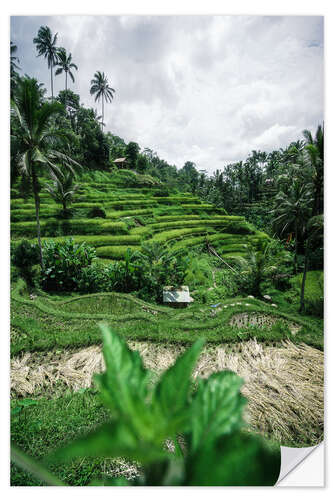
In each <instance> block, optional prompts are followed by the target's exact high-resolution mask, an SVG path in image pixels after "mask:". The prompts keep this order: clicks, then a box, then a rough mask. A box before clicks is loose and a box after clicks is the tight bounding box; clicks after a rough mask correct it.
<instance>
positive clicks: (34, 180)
mask: <svg viewBox="0 0 333 500" xmlns="http://www.w3.org/2000/svg"><path fill="white" fill-rule="evenodd" d="M32 190H33V193H34V199H35V210H36V223H37V241H38V246H39V255H40V265H41V268H42V269H44V259H43V251H42V242H41V238H40V220H39V208H40V198H39V191H38V179H37V175H36V171H35V168H34V167H32Z"/></svg>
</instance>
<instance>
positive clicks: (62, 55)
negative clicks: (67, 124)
mask: <svg viewBox="0 0 333 500" xmlns="http://www.w3.org/2000/svg"><path fill="white" fill-rule="evenodd" d="M57 57H58V61H57V63H56V65H57V66H59V68H58V69H57V70H56V72H55V74H56V75H60V74H61V73H62V72H63V71H64V72H65V92H66V93H65V109H66V104H67V75H69V76H70V77H71V79H72V82H73V83H74V81H75V79H74V75H73V73H72V71H71V69H72V68H73V69H76V71H77V69H78V68H77V66H76V64H74V63H73V62H72V54H71V53H69V54H68V56H67V53H66V49H64V48H63V47H60V49H58V51H57Z"/></svg>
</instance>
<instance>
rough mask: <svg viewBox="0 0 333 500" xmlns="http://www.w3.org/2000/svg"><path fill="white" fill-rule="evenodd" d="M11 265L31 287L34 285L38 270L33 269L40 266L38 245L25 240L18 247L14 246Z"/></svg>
mask: <svg viewBox="0 0 333 500" xmlns="http://www.w3.org/2000/svg"><path fill="white" fill-rule="evenodd" d="M11 263H12V264H13V265H14V266H15V267H16V268H17V270H18V272H19V275H20V276H21V277H22V278H23V279H24V280H25V281H26V283H27V285H28V286H29V287H30V286H32V285H33V283H34V279H35V277H36V270H35V269H34V268H33V266H35V265H36V264H39V249H38V246H37V244H35V243H31V242H30V241H27V240H23V241H21V242H20V243H19V244H18V245H12V248H11Z"/></svg>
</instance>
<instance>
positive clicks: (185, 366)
mask: <svg viewBox="0 0 333 500" xmlns="http://www.w3.org/2000/svg"><path fill="white" fill-rule="evenodd" d="M203 345H204V340H202V339H199V340H197V341H196V342H195V343H194V344H193V345H192V347H190V348H189V349H188V350H187V351H186V352H185V353H184V354H183V355H182V356H180V357H179V358H178V359H177V361H176V362H175V364H174V365H173V366H171V367H170V368H169V369H168V370H166V371H165V372H164V374H163V375H162V377H161V379H160V382H159V383H158V384H157V386H156V389H155V392H154V397H153V404H155V405H157V406H159V408H160V411H161V413H162V414H163V415H164V417H165V418H166V419H168V421H169V422H170V421H171V420H172V419H174V418H176V419H180V420H183V419H185V418H186V417H187V415H188V411H185V410H188V408H189V395H190V389H191V375H192V372H193V369H194V366H195V363H196V362H197V360H198V357H199V355H200V352H201V350H202V347H203Z"/></svg>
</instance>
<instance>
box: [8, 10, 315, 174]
mask: <svg viewBox="0 0 333 500" xmlns="http://www.w3.org/2000/svg"><path fill="white" fill-rule="evenodd" d="M41 25H47V26H49V27H50V28H51V30H52V32H53V33H56V32H58V45H59V46H63V47H65V48H66V49H67V51H69V52H71V53H72V55H73V61H74V62H75V63H76V64H77V65H78V68H79V70H78V72H77V73H76V75H75V83H74V84H72V83H71V84H70V85H71V86H70V88H71V90H73V91H74V92H77V93H79V94H80V96H81V103H84V104H85V105H86V106H89V107H94V108H97V109H99V110H100V108H101V103H95V102H94V98H93V97H92V96H90V93H89V88H90V80H91V79H92V78H93V75H94V73H95V71H97V70H100V71H104V72H105V73H106V75H107V77H108V79H109V84H110V85H111V87H113V88H114V89H115V90H116V94H115V98H114V100H113V102H112V103H111V104H108V105H107V107H106V111H105V112H106V116H105V122H106V130H110V131H111V132H112V133H113V134H116V135H119V136H120V137H122V138H124V140H125V141H126V142H129V141H136V142H138V143H139V145H140V146H141V147H142V148H144V147H149V148H151V149H153V150H154V151H156V152H157V153H158V155H159V156H160V158H163V159H165V160H167V161H168V162H169V163H171V164H175V165H176V166H177V167H181V166H182V165H183V164H184V162H185V161H188V160H190V161H194V162H195V163H196V164H197V167H198V168H199V169H205V170H207V171H208V172H210V173H211V172H213V171H214V170H216V169H217V168H219V169H222V168H223V167H224V166H225V165H226V164H228V163H231V162H234V161H238V160H242V159H245V158H246V156H247V154H248V153H250V152H251V151H252V150H253V149H256V150H259V149H260V150H262V151H267V152H269V151H271V150H272V149H277V148H279V147H285V146H287V145H288V143H289V142H290V141H293V140H297V139H299V138H301V134H302V130H303V129H305V128H308V129H310V130H315V129H316V127H317V125H318V124H319V123H321V122H322V121H323V113H324V111H323V104H324V103H323V50H324V49H323V19H322V18H321V17H300V16H288V17H262V16H184V17H183V16H171V17H170V16H168V17H163V16H153V17H146V16H130V17H128V16H127V17H124V16H96V17H93V16H49V17H36V16H25V17H12V18H11V40H12V41H13V42H14V43H15V44H16V45H17V46H18V54H17V55H18V57H19V59H20V66H21V68H22V73H27V74H28V75H29V76H34V77H36V78H37V79H38V80H39V81H41V82H44V83H45V85H46V86H47V88H48V89H49V88H50V72H49V70H48V69H47V63H46V61H45V60H44V59H42V58H40V57H39V58H37V57H36V48H35V46H34V44H33V42H32V40H33V38H34V37H35V36H36V35H37V31H38V28H39V27H40V26H41ZM63 88H64V77H63V75H60V76H57V77H56V78H55V93H58V92H59V90H62V89H63Z"/></svg>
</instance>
